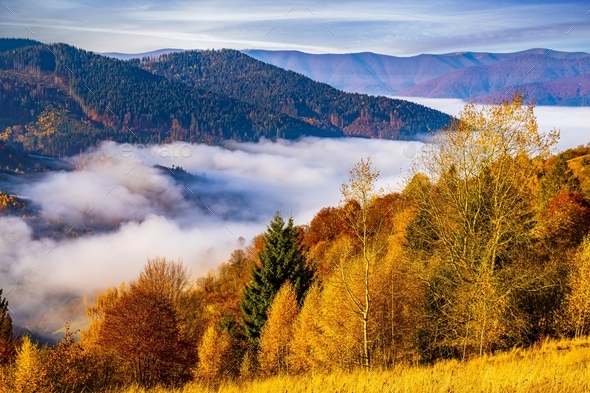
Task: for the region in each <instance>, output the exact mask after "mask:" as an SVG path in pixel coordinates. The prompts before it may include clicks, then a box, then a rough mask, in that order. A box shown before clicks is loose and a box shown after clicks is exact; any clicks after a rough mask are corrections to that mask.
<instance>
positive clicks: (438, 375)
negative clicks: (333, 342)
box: [112, 338, 590, 393]
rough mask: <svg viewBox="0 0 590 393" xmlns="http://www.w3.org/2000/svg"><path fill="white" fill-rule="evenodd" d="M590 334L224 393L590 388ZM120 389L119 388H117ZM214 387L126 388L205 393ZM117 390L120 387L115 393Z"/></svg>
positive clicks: (282, 379) (555, 392) (525, 392)
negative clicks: (479, 354)
mask: <svg viewBox="0 0 590 393" xmlns="http://www.w3.org/2000/svg"><path fill="white" fill-rule="evenodd" d="M589 365H590V339H589V338H584V339H578V340H571V341H547V342H545V343H543V344H542V345H539V346H537V347H535V348H532V349H528V350H520V349H514V350H512V351H510V352H504V353H500V354H497V355H493V356H489V355H485V356H482V357H480V358H476V359H474V360H470V361H468V362H460V361H457V360H450V361H442V362H439V363H436V364H434V365H433V366H427V367H426V366H408V365H399V366H397V367H395V368H394V369H392V370H375V371H372V372H367V371H365V370H361V369H357V370H355V371H354V372H351V373H348V372H344V371H336V372H333V373H329V374H325V373H313V374H306V375H297V376H278V377H273V378H269V379H265V380H256V381H251V382H242V383H239V384H236V383H232V382H227V383H226V384H223V385H222V386H220V387H219V389H217V390H216V391H217V392H218V393H238V392H240V393H266V392H289V393H308V392H314V393H334V392H338V393H349V392H350V393H353V392H354V393H359V392H362V393H383V392H388V393H402V392H403V393H423V392H428V393H448V392H453V393H473V392H478V393H506V392H510V393H563V392H568V393H584V392H588V391H590V367H589ZM117 392H119V391H117ZM205 392H210V390H209V387H208V386H203V385H200V384H198V383H195V384H189V385H187V386H185V387H184V388H183V389H178V390H165V389H161V388H159V389H153V390H149V391H148V390H143V389H139V388H129V389H128V390H126V391H124V393H205ZM112 393H114V391H113V392H112Z"/></svg>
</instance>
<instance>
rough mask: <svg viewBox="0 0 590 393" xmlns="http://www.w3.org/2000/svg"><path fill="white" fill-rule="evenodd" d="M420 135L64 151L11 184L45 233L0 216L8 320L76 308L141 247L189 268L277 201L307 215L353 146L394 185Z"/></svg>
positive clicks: (333, 199)
mask: <svg viewBox="0 0 590 393" xmlns="http://www.w3.org/2000/svg"><path fill="white" fill-rule="evenodd" d="M418 145H419V144H418V143H415V142H394V141H383V140H367V139H356V138H350V139H349V138H345V139H316V138H308V139H302V140H299V141H296V142H289V141H279V142H278V143H274V142H270V141H262V142H260V143H257V144H254V143H245V144H241V143H233V144H231V145H229V146H227V147H226V148H221V147H212V146H207V145H196V144H195V145H185V146H184V150H183V154H182V155H180V154H167V152H169V150H166V149H170V146H150V147H140V148H131V147H130V146H129V145H126V146H124V145H114V144H103V145H102V146H101V147H100V148H98V149H96V150H94V151H90V152H87V153H86V154H84V155H81V156H77V157H73V158H70V159H68V162H69V164H70V165H71V166H72V167H75V170H72V171H56V172H50V173H47V174H45V175H43V176H41V177H37V178H33V180H31V181H30V182H21V183H19V184H14V185H13V186H12V187H11V191H12V192H13V193H15V194H17V195H19V196H22V197H26V198H28V201H29V203H30V204H32V205H33V206H35V207H36V208H38V209H39V210H40V213H39V214H38V217H37V220H38V221H49V222H51V223H52V225H51V228H53V232H48V231H47V230H46V228H45V230H41V231H40V230H39V228H37V227H36V225H37V223H38V221H34V220H33V221H32V220H30V219H27V218H22V217H18V216H3V217H1V218H0V261H2V263H1V265H0V269H1V270H2V279H1V282H0V287H1V288H5V292H6V291H8V290H10V292H9V293H8V295H7V298H8V300H9V303H10V308H11V310H12V311H13V313H14V315H13V319H14V320H15V322H16V324H18V325H20V326H25V325H26V326H27V327H28V328H31V329H32V330H33V331H35V332H36V333H40V334H43V335H48V334H49V333H50V332H52V331H55V330H56V329H59V328H60V327H61V326H63V323H64V322H65V321H66V320H70V321H71V320H79V319H80V318H83V307H82V302H81V300H82V296H83V295H89V296H90V298H92V296H93V295H94V294H95V293H96V291H97V290H100V289H103V288H105V287H108V286H114V285H118V284H120V283H121V282H123V281H129V280H131V279H133V278H135V277H136V276H137V275H138V273H139V271H140V270H141V268H142V267H143V265H144V264H145V262H146V260H147V258H152V257H156V256H165V257H168V258H172V259H182V260H183V262H184V263H185V264H186V265H187V266H188V267H189V268H190V270H191V271H192V275H193V277H194V278H196V277H198V276H202V275H204V274H206V273H207V272H208V271H209V270H210V269H212V268H214V267H216V266H218V265H219V264H220V263H221V262H223V261H225V260H227V258H228V257H229V254H230V253H231V252H232V251H233V250H234V249H235V248H238V247H240V244H239V241H238V239H239V237H243V238H245V239H246V240H247V241H249V240H250V239H252V238H253V237H254V236H256V235H257V234H259V233H262V232H263V231H264V230H265V229H266V225H267V223H268V221H269V220H270V219H271V218H272V215H273V214H274V212H276V211H278V210H280V211H281V212H282V213H283V215H285V216H289V215H291V214H292V215H293V217H294V219H295V222H296V224H306V223H309V221H310V220H311V219H312V218H313V216H314V214H315V213H317V211H318V210H319V209H321V208H322V207H325V206H334V205H337V204H338V203H339V200H340V191H339V188H340V185H341V183H342V182H344V181H346V180H348V170H349V169H350V168H351V167H352V166H353V165H354V164H355V163H356V162H358V160H359V159H360V158H361V157H365V158H366V157H368V156H370V157H371V159H372V161H373V163H374V165H375V167H377V168H378V169H379V170H380V171H381V177H380V186H383V187H385V188H388V189H390V190H395V189H399V188H400V178H401V176H400V175H401V174H402V170H403V168H405V167H407V165H408V164H409V162H410V158H409V157H408V156H411V155H412V153H413V152H414V151H415V150H416V148H417V146H418ZM113 153H114V154H113ZM177 167H182V168H183V170H184V171H186V172H188V173H185V172H184V171H181V170H178V169H177ZM168 168H169V169H168ZM72 234H75V235H76V236H77V237H73V236H72ZM13 286H14V287H13ZM12 287H13V288H12ZM11 288H12V289H11Z"/></svg>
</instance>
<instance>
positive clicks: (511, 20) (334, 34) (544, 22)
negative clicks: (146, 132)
mask: <svg viewBox="0 0 590 393" xmlns="http://www.w3.org/2000/svg"><path fill="white" fill-rule="evenodd" d="M4 5H5V7H3V10H2V11H1V12H0V26H2V34H1V36H4V37H21V38H32V39H36V40H40V41H42V42H46V43H50V42H65V43H68V44H71V45H75V46H78V47H81V48H84V49H87V50H91V51H95V52H123V53H141V52H147V51H153V50H157V49H162V48H179V49H221V48H233V49H240V50H248V49H251V48H256V49H272V50H279V49H280V50H300V51H304V52H310V53H349V51H350V52H364V51H371V52H376V53H382V54H389V55H398V56H409V55H417V54H420V53H439V54H440V53H450V52H459V51H480V52H483V51H487V52H515V51H521V50H526V49H529V48H539V47H540V48H553V49H555V50H559V51H582V52H588V51H590V34H589V33H590V5H589V4H588V3H587V2H585V1H574V0H568V1H566V2H559V3H555V2H552V1H547V0H543V1H531V0H526V1H508V0H499V1H482V2H476V3H473V2H470V1H467V0H456V1H448V0H429V1H425V2H421V3H419V4H417V3H415V2H412V1H408V0H404V1H401V2H397V3H396V4H392V3H390V2H386V1H385V0H372V1H368V2H361V1H359V0H351V1H344V2H343V1H335V0H328V1H325V2H321V3H319V2H316V3H305V2H299V1H296V2H290V3H282V4H281V3H276V2H270V1H256V2H253V1H238V0H221V1H216V2H214V3H213V2H204V3H195V2H189V1H186V0H172V1H170V2H162V3H159V2H156V1H146V0H127V1H117V2H116V1H112V0H107V1H104V2H100V3H96V2H91V1H88V0H82V1H73V0H59V1H51V2H45V1H41V0H33V1H29V2H21V1H17V0H8V1H7V2H6V3H5V4H4Z"/></svg>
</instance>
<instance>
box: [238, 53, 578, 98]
mask: <svg viewBox="0 0 590 393" xmlns="http://www.w3.org/2000/svg"><path fill="white" fill-rule="evenodd" d="M248 55H250V56H252V57H254V58H255V59H258V60H261V61H264V62H266V63H269V64H272V65H275V66H278V67H281V68H284V69H287V70H292V71H295V72H298V73H301V74H303V75H305V76H307V77H309V78H311V79H313V80H316V81H319V82H323V83H327V84H329V85H331V86H333V87H335V88H337V89H340V90H343V91H348V92H356V93H363V94H372V95H386V96H394V95H395V96H399V97H430V98H461V99H464V100H473V99H475V100H477V101H480V102H486V101H490V100H496V99H499V98H507V97H509V95H510V94H511V92H515V91H518V92H523V93H524V94H527V95H528V96H529V97H530V98H532V99H534V100H535V102H536V103H537V104H538V105H568V106H582V105H584V106H585V105H590V54H588V53H584V52H559V51H555V50H550V49H530V50H526V51H522V52H515V53H484V52H459V53H449V54H441V55H432V54H422V55H418V56H411V57H396V56H388V55H381V54H375V53H370V52H364V53H350V54H309V53H303V52H298V51H267V50H252V51H250V52H248Z"/></svg>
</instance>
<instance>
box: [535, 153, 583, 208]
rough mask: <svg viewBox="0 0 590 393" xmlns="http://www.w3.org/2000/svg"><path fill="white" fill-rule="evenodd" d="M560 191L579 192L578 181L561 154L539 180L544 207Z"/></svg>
mask: <svg viewBox="0 0 590 393" xmlns="http://www.w3.org/2000/svg"><path fill="white" fill-rule="evenodd" d="M561 191H569V192H576V191H581V189H580V181H579V180H578V178H577V177H576V176H575V175H574V172H573V171H572V170H571V168H570V167H569V165H568V163H567V160H566V159H565V156H564V155H563V154H559V155H558V156H557V158H556V159H555V162H553V164H552V165H551V166H550V167H549V169H548V170H547V173H546V174H545V176H543V178H542V179H541V195H540V196H541V202H542V203H543V204H544V205H546V204H547V203H548V202H549V200H550V199H551V198H553V197H555V196H557V195H558V194H559V193H560V192H561Z"/></svg>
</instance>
